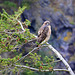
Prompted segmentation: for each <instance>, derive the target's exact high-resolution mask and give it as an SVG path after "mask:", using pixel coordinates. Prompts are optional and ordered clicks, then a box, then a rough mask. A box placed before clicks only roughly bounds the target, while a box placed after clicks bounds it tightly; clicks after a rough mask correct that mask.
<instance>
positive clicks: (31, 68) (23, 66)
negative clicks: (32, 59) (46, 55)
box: [14, 65, 68, 72]
mask: <svg viewBox="0 0 75 75" xmlns="http://www.w3.org/2000/svg"><path fill="white" fill-rule="evenodd" d="M14 66H16V67H20V68H27V69H30V70H33V71H41V72H49V71H50V70H41V69H36V68H33V67H29V66H25V65H14ZM53 71H67V72H68V70H67V69H53Z"/></svg>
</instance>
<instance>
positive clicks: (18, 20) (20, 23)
mask: <svg viewBox="0 0 75 75" xmlns="http://www.w3.org/2000/svg"><path fill="white" fill-rule="evenodd" d="M17 21H18V22H19V23H20V25H21V28H22V30H23V31H25V29H24V28H23V25H22V23H21V22H20V21H19V20H17Z"/></svg>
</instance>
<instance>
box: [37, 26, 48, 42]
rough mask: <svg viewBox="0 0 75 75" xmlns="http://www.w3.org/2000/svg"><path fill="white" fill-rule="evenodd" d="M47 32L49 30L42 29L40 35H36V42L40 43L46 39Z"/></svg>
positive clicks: (46, 28)
mask: <svg viewBox="0 0 75 75" xmlns="http://www.w3.org/2000/svg"><path fill="white" fill-rule="evenodd" d="M48 31H49V28H48V27H44V29H43V31H42V33H40V34H39V35H38V42H39V43H41V42H42V41H44V40H45V39H46V37H47V33H48Z"/></svg>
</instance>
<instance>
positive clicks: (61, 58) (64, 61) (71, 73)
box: [47, 43, 75, 75]
mask: <svg viewBox="0 0 75 75" xmlns="http://www.w3.org/2000/svg"><path fill="white" fill-rule="evenodd" d="M47 45H48V47H49V48H50V49H51V50H52V51H53V52H54V53H55V54H56V56H57V57H58V58H59V59H60V60H61V61H62V62H63V63H64V65H65V66H66V67H67V69H68V71H69V73H70V75H75V74H74V72H73V71H72V69H71V67H70V66H69V64H68V63H67V62H66V60H65V59H64V58H63V57H62V56H61V54H60V53H59V52H58V51H57V50H56V49H54V48H53V47H52V46H51V45H50V44H49V43H47Z"/></svg>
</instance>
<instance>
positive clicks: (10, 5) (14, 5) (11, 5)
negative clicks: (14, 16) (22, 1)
mask: <svg viewBox="0 0 75 75" xmlns="http://www.w3.org/2000/svg"><path fill="white" fill-rule="evenodd" d="M4 5H6V6H7V7H9V8H11V7H14V8H16V7H17V6H16V4H15V3H14V2H10V1H4Z"/></svg>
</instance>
